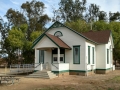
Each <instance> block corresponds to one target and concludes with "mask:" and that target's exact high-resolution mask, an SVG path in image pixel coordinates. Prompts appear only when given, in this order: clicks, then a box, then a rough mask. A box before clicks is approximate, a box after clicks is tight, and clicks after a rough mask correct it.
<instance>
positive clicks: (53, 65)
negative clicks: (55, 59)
mask: <svg viewBox="0 0 120 90" xmlns="http://www.w3.org/2000/svg"><path fill="white" fill-rule="evenodd" d="M51 64H52V66H54V67H55V68H56V69H59V68H58V67H57V66H55V65H54V64H53V63H51Z"/></svg>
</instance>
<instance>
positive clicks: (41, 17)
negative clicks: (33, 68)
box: [2, 0, 50, 63]
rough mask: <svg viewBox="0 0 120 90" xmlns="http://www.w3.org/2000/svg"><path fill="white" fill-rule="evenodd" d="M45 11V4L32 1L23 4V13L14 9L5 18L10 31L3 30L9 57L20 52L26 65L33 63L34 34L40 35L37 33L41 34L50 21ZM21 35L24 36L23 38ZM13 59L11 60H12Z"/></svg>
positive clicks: (5, 48)
mask: <svg viewBox="0 0 120 90" xmlns="http://www.w3.org/2000/svg"><path fill="white" fill-rule="evenodd" d="M44 10H45V5H44V3H43V2H40V1H36V0H32V1H26V2H25V3H23V4H22V5H21V11H18V10H13V9H9V10H8V11H7V13H6V15H5V16H6V17H7V19H8V26H9V29H7V28H6V27H5V28H6V30H2V31H3V34H2V35H3V36H4V40H3V42H4V43H3V46H4V50H5V51H6V52H7V54H8V56H9V57H13V56H15V52H16V51H20V52H21V53H22V54H21V55H22V56H23V57H24V61H25V63H27V62H33V60H34V50H32V49H31V46H32V41H33V40H34V39H35V38H34V37H33V36H34V35H33V33H35V32H37V31H38V32H39V33H38V32H37V33H38V34H41V33H42V31H43V30H44V29H45V25H46V23H47V22H48V21H50V18H49V17H48V15H47V14H44ZM2 26H3V24H2ZM11 27H12V28H11ZM9 30H10V31H9ZM18 33H19V34H18ZM38 34H36V36H37V35H38ZM21 35H23V38H22V37H21ZM31 35H32V36H31ZM12 38H13V39H12ZM13 58H16V57H13ZM13 58H9V59H11V60H12V59H13ZM9 61H10V60H9Z"/></svg>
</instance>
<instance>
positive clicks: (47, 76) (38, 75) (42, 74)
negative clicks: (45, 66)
mask: <svg viewBox="0 0 120 90" xmlns="http://www.w3.org/2000/svg"><path fill="white" fill-rule="evenodd" d="M26 77H27V78H43V79H52V78H56V77H57V76H56V74H54V73H52V72H51V71H37V72H34V73H32V74H30V75H29V76H26Z"/></svg>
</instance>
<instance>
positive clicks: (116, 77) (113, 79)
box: [107, 76, 120, 83]
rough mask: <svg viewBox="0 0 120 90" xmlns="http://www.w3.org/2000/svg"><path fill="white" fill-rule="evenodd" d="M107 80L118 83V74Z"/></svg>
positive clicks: (119, 81) (119, 78) (119, 79)
mask: <svg viewBox="0 0 120 90" xmlns="http://www.w3.org/2000/svg"><path fill="white" fill-rule="evenodd" d="M107 81H110V82H113V83H120V76H115V77H114V78H112V79H109V80H107Z"/></svg>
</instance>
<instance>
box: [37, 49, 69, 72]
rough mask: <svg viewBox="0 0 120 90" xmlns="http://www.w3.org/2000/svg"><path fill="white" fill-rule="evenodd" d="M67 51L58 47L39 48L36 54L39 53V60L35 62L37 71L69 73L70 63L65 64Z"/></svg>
mask: <svg viewBox="0 0 120 90" xmlns="http://www.w3.org/2000/svg"><path fill="white" fill-rule="evenodd" d="M65 51H66V49H65V48H57V47H52V48H51V47H49V48H48V47H47V48H38V49H37V50H36V52H39V58H38V60H36V62H35V67H36V68H35V70H40V71H44V70H45V71H52V72H54V73H61V72H68V71H69V63H66V62H65V59H66V57H65ZM35 54H37V53H35Z"/></svg>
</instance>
